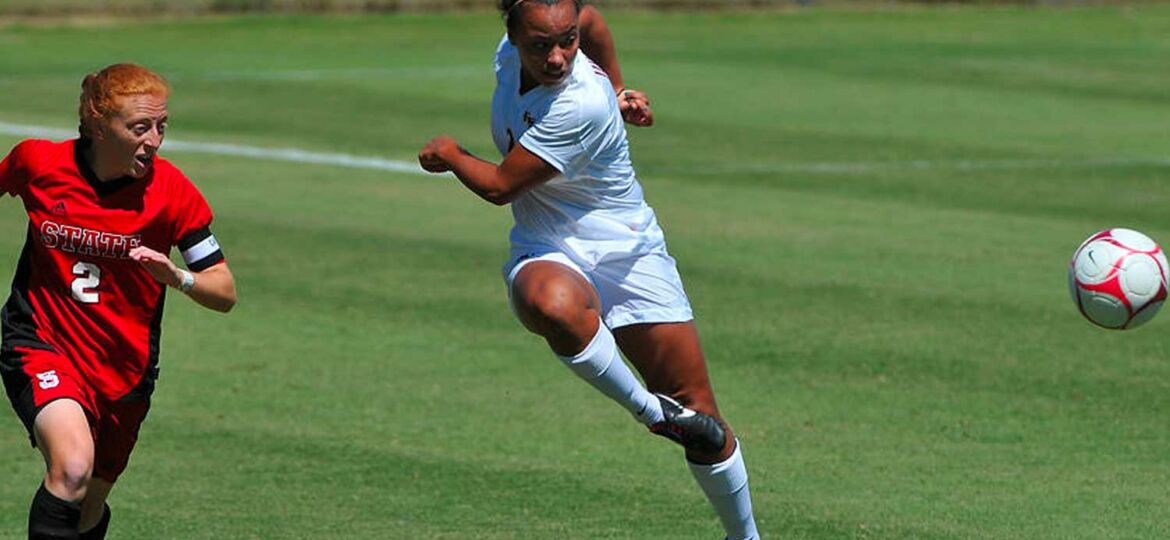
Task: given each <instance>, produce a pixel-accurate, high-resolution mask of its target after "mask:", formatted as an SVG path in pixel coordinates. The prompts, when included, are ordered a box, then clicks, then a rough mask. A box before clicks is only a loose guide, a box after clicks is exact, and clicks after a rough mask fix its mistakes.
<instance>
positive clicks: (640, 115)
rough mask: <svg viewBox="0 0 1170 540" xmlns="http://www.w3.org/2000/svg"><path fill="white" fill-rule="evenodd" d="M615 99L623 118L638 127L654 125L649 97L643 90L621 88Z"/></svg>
mask: <svg viewBox="0 0 1170 540" xmlns="http://www.w3.org/2000/svg"><path fill="white" fill-rule="evenodd" d="M617 99H618V108H619V109H621V111H622V119H623V120H625V121H626V122H628V123H630V124H633V125H635V126H638V127H650V126H652V125H654V111H651V110H650V98H648V97H646V93H645V92H642V91H640V90H630V89H629V88H623V89H622V90H621V91H620V92H618V96H617Z"/></svg>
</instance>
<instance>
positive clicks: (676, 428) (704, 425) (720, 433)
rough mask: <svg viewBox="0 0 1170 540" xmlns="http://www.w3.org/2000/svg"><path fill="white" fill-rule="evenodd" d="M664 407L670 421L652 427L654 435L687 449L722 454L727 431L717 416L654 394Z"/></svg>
mask: <svg viewBox="0 0 1170 540" xmlns="http://www.w3.org/2000/svg"><path fill="white" fill-rule="evenodd" d="M654 397H657V398H658V402H659V403H661V404H662V415H663V416H665V417H666V420H663V421H661V422H658V423H657V424H651V425H650V432H651V433H653V434H655V435H661V436H663V437H666V438H667V439H670V440H672V441H674V442H676V443H678V444H680V445H682V447H683V448H686V449H687V450H694V451H696V452H702V453H704V454H718V453H719V452H721V451H722V450H723V445H724V443H726V442H727V432H726V431H724V430H723V425H722V424H720V423H719V421H718V420H716V419H715V417H713V416H709V415H706V414H703V413H701V412H698V411H693V410H691V409H688V408H686V407H683V406H682V405H680V404H679V402H677V401H675V400H673V399H671V398H669V397H667V396H664V395H662V394H654Z"/></svg>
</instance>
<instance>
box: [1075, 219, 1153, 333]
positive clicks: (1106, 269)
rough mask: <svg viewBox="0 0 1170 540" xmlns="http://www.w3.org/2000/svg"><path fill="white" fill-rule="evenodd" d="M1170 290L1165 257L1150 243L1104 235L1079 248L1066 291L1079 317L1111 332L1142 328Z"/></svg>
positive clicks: (1126, 234) (1117, 233)
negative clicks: (1070, 296) (1078, 311)
mask: <svg viewBox="0 0 1170 540" xmlns="http://www.w3.org/2000/svg"><path fill="white" fill-rule="evenodd" d="M1168 287H1170V265H1167V264H1166V255H1164V254H1163V253H1162V248H1160V247H1158V244H1157V243H1155V242H1154V241H1153V240H1151V239H1150V237H1148V236H1146V235H1144V234H1142V233H1140V232H1137V231H1132V230H1129V229H1106V230H1104V231H1101V232H1099V233H1097V234H1094V235H1093V236H1090V237H1089V239H1088V240H1085V241H1084V242H1083V243H1081V247H1079V248H1077V251H1076V253H1074V254H1073V258H1072V262H1071V263H1069V267H1068V289H1069V293H1071V294H1072V298H1073V302H1076V304H1077V308H1078V309H1080V310H1081V315H1084V316H1085V318H1086V319H1089V321H1091V322H1092V323H1093V324H1096V325H1098V326H1102V327H1105V328H1112V329H1115V330H1126V329H1129V328H1136V327H1138V326H1141V325H1143V324H1145V323H1147V322H1149V320H1150V319H1152V318H1153V317H1154V314H1156V313H1158V309H1160V308H1161V307H1162V302H1163V301H1165V300H1166V291H1167V288H1168Z"/></svg>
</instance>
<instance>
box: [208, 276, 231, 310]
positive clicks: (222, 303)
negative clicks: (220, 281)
mask: <svg viewBox="0 0 1170 540" xmlns="http://www.w3.org/2000/svg"><path fill="white" fill-rule="evenodd" d="M207 307H209V308H211V309H213V310H215V311H218V312H220V313H227V312H229V311H231V310H232V308H234V307H236V287H235V284H234V283H233V284H232V287H231V288H229V289H228V290H227V291H226V292H225V293H224V294H223V295H220V296H219V297H217V298H216V299H215V301H214V302H211V305H209V306H207Z"/></svg>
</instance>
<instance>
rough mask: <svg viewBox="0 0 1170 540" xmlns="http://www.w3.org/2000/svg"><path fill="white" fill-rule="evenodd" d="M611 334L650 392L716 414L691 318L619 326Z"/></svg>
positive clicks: (704, 362)
mask: <svg viewBox="0 0 1170 540" xmlns="http://www.w3.org/2000/svg"><path fill="white" fill-rule="evenodd" d="M613 335H614V338H615V339H616V340H617V343H618V347H619V348H621V350H622V353H624V354H625V355H626V358H627V359H629V361H630V363H631V364H633V365H634V367H635V368H637V370H638V373H640V374H641V375H642V379H643V380H644V381H645V382H646V387H647V388H648V389H649V390H650V391H651V392H655V393H660V394H667V395H669V396H671V397H673V398H675V399H676V400H678V401H679V402H680V403H682V404H683V405H685V406H687V407H690V408H691V409H694V410H696V411H699V412H702V413H705V414H709V415H711V416H715V417H716V418H719V417H720V416H719V407H718V406H717V405H716V403H715V393H714V391H713V390H712V389H711V380H710V377H709V375H708V374H707V361H706V359H705V358H704V356H703V347H702V345H701V344H700V342H699V332H698V330H697V329H696V327H695V323H694V321H687V322H679V323H659V324H635V325H630V326H623V327H621V328H618V329H616V330H614V331H613Z"/></svg>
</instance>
